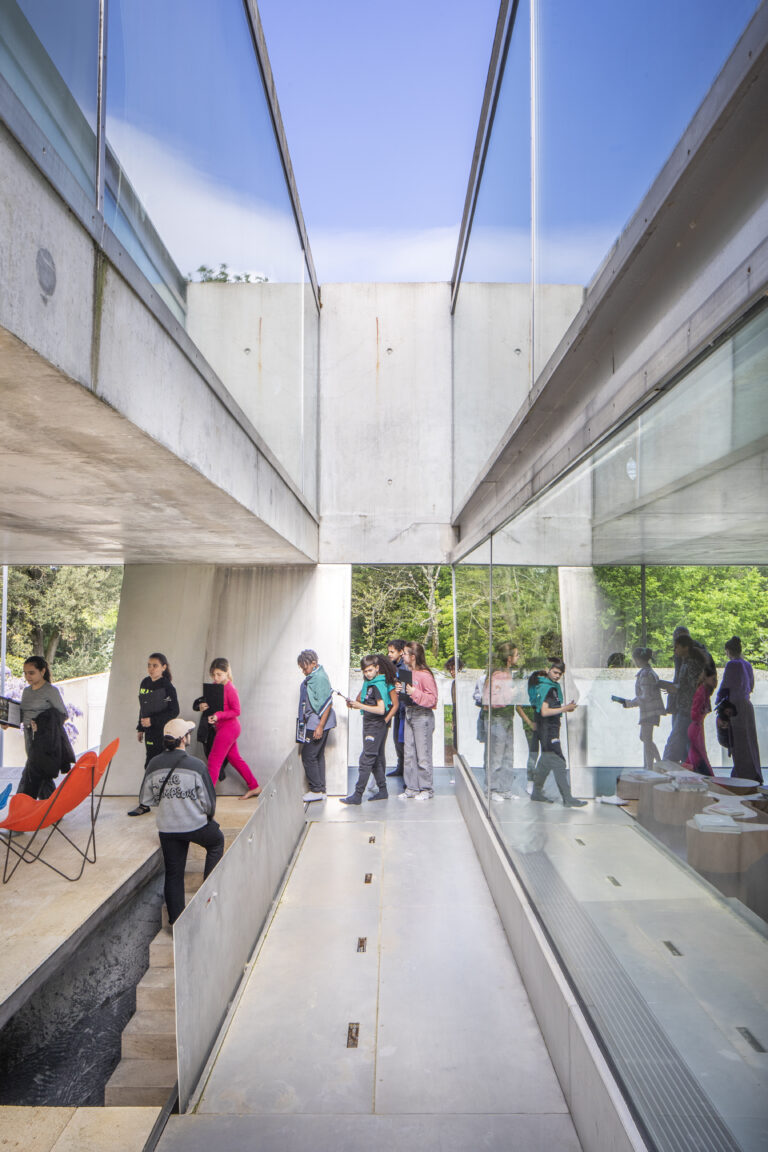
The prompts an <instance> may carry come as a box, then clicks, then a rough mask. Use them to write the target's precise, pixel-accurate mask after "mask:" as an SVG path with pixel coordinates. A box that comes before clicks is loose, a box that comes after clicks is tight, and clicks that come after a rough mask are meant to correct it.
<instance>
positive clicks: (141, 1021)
mask: <svg viewBox="0 0 768 1152" xmlns="http://www.w3.org/2000/svg"><path fill="white" fill-rule="evenodd" d="M123 1032H124V1033H125V1032H130V1033H140V1034H141V1035H142V1036H147V1035H150V1036H156V1035H157V1036H159V1035H163V1036H164V1035H166V1034H167V1033H169V1032H173V1033H174V1034H175V1032H176V1013H175V1012H172V1011H170V1010H169V1009H167V1008H157V1009H154V1010H152V1011H147V1010H143V1011H142V1010H141V1009H140V1010H139V1011H138V1012H134V1014H133V1016H131V1018H130V1020H129V1021H128V1023H127V1024H126V1026H125V1028H124V1029H123Z"/></svg>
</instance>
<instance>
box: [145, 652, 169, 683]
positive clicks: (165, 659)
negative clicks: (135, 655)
mask: <svg viewBox="0 0 768 1152" xmlns="http://www.w3.org/2000/svg"><path fill="white" fill-rule="evenodd" d="M147 659H148V660H159V661H160V663H161V664H162V665H163V680H167V681H168V682H169V683H170V682H171V680H173V676H171V666H170V664H169V663H168V657H167V656H163V654H162V652H150V654H149V656H148V657H147Z"/></svg>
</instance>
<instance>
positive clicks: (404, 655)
mask: <svg viewBox="0 0 768 1152" xmlns="http://www.w3.org/2000/svg"><path fill="white" fill-rule="evenodd" d="M360 668H361V671H362V673H363V677H364V681H363V686H362V688H361V689H360V692H359V693H358V695H357V698H356V699H354V700H351V699H349V698H346V697H345V699H346V704H347V707H348V708H350V709H358V710H359V711H361V712H362V713H363V751H362V753H361V754H360V762H359V773H358V778H357V783H356V784H355V788H354V791H353V792H352V793H351V794H350V795H349V796H346V797H345V798H344V799H343V800H342V801H341V802H342V804H361V803H362V800H363V795H364V793H365V789H366V786H367V784H368V781H369V779H370V777H371V774H373V777H374V780H375V782H376V791H375V792H374V793H373V794H372V795H371V796H369V797H368V799H369V800H386V799H387V797H388V795H389V793H388V790H387V779H386V777H387V772H386V757H385V752H384V746H385V744H386V740H387V732H388V731H389V729H390V726H391V725H394V727H393V733H394V742H395V748H396V751H397V759H398V764H397V768H395V769H394V770H393V771H392V772H390V773H389V775H390V776H402V777H403V780H404V783H405V789H404V791H403V792H401V793H400V798H401V799H403V800H420V801H425V800H431V799H432V797H433V795H434V780H433V764H432V736H433V733H434V730H435V709H436V707H437V699H438V693H437V683H436V681H435V677H434V674H433V672H432V670H431V668H430V667H429V665H428V664H427V659H426V654H425V652H424V648H423V646H422V645H421V644H419V643H417V642H415V641H408V642H406V641H404V640H391V641H390V642H389V643H388V645H387V655H386V656H384V655H375V654H371V655H369V656H364V657H363V659H362V660H361V661H360Z"/></svg>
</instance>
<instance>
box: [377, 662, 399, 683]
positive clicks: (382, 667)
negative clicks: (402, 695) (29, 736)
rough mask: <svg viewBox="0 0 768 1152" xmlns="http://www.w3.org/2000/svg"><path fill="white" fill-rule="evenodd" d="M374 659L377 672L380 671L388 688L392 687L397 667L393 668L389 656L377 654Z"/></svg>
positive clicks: (395, 678)
mask: <svg viewBox="0 0 768 1152" xmlns="http://www.w3.org/2000/svg"><path fill="white" fill-rule="evenodd" d="M376 660H377V662H378V665H379V672H381V674H382V676H383V677H384V680H385V681H386V683H387V684H388V685H389V686H390V688H394V686H395V684H397V668H395V665H394V664H393V663H392V661H391V660H390V658H389V656H382V655H379V656H377V657H376Z"/></svg>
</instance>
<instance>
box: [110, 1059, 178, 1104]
mask: <svg viewBox="0 0 768 1152" xmlns="http://www.w3.org/2000/svg"><path fill="white" fill-rule="evenodd" d="M175 1083H176V1061H175V1060H121V1061H120V1063H119V1064H118V1066H117V1068H115V1070H114V1072H113V1073H112V1075H111V1076H110V1078H109V1080H108V1081H107V1086H106V1088H105V1089H104V1105H105V1107H107V1108H114V1107H121V1106H122V1107H128V1106H133V1107H136V1106H139V1107H149V1106H150V1105H153V1104H154V1105H163V1104H164V1103H165V1101H166V1100H167V1099H168V1094H169V1092H170V1091H171V1089H172V1088H173V1086H174V1084H175Z"/></svg>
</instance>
